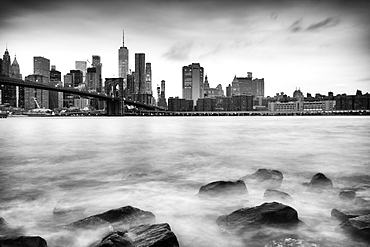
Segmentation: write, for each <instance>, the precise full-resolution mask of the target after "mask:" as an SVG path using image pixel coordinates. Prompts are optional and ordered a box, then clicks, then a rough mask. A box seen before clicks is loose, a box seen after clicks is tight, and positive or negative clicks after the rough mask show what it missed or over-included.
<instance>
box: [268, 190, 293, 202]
mask: <svg viewBox="0 0 370 247" xmlns="http://www.w3.org/2000/svg"><path fill="white" fill-rule="evenodd" d="M263 199H264V200H271V201H273V200H277V201H283V202H293V201H294V199H293V198H292V197H291V196H290V195H289V194H288V193H285V192H283V191H280V190H272V189H267V190H266V191H265V193H264V195H263Z"/></svg>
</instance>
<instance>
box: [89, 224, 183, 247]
mask: <svg viewBox="0 0 370 247" xmlns="http://www.w3.org/2000/svg"><path fill="white" fill-rule="evenodd" d="M131 246H132V247H139V246H140V247H178V246H179V243H178V241H177V237H176V236H175V234H174V233H173V232H172V231H171V228H170V226H169V225H168V224H166V223H163V224H155V225H140V226H135V227H133V228H130V229H129V230H128V231H126V232H114V233H111V234H110V235H108V236H107V237H105V238H104V239H103V240H102V242H101V243H100V244H99V245H97V246H96V247H131Z"/></svg>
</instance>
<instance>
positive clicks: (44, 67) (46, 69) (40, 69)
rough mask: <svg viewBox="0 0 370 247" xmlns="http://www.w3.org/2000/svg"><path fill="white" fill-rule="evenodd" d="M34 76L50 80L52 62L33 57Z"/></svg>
mask: <svg viewBox="0 0 370 247" xmlns="http://www.w3.org/2000/svg"><path fill="white" fill-rule="evenodd" d="M33 74H34V75H42V76H44V77H46V78H50V60H49V59H47V58H44V57H33ZM45 83H48V82H45Z"/></svg>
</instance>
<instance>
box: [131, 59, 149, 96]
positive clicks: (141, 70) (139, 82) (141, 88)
mask: <svg viewBox="0 0 370 247" xmlns="http://www.w3.org/2000/svg"><path fill="white" fill-rule="evenodd" d="M134 80H135V85H134V93H135V94H143V93H145V89H146V74H145V54H144V53H135V78H134Z"/></svg>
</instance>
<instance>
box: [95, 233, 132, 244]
mask: <svg viewBox="0 0 370 247" xmlns="http://www.w3.org/2000/svg"><path fill="white" fill-rule="evenodd" d="M133 246H134V245H133V243H132V241H131V239H130V238H129V237H128V235H127V232H120V231H117V232H113V233H111V234H109V235H108V236H106V237H105V238H103V240H102V241H101V243H100V244H98V245H96V247H133Z"/></svg>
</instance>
